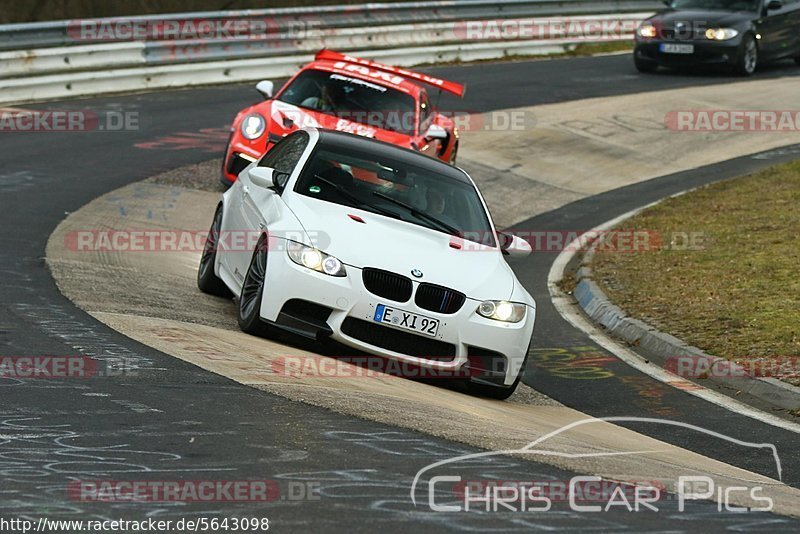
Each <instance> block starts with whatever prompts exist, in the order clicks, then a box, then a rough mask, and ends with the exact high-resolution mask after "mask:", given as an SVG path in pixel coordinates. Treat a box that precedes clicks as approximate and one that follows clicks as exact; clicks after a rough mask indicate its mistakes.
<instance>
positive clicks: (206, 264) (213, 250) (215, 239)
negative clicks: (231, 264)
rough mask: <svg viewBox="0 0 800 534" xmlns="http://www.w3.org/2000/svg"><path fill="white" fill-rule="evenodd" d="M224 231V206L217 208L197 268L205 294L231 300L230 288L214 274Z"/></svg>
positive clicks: (201, 288)
mask: <svg viewBox="0 0 800 534" xmlns="http://www.w3.org/2000/svg"><path fill="white" fill-rule="evenodd" d="M221 231H222V205H219V206H217V211H215V212H214V220H213V221H212V223H211V228H209V230H208V236H207V237H206V243H205V246H203V254H202V255H201V256H200V266H199V267H198V268H197V287H198V288H199V289H200V291H202V292H203V293H208V294H209V295H214V296H216V297H224V298H231V297H232V296H233V295H232V294H231V292H230V290H229V289H228V286H226V285H225V283H224V282H223V281H222V280H220V279H219V277H217V275H216V274H214V265H216V263H217V247H218V245H219V234H220V233H221Z"/></svg>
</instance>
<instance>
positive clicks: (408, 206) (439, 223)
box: [372, 191, 461, 237]
mask: <svg viewBox="0 0 800 534" xmlns="http://www.w3.org/2000/svg"><path fill="white" fill-rule="evenodd" d="M372 194H373V195H375V196H376V197H378V198H382V199H384V200H388V201H389V202H391V203H392V204H396V205H398V206H400V207H401V208H405V209H407V210H408V211H409V212H411V214H413V215H415V216H417V217H419V218H420V219H425V220H426V221H428V222H431V223H433V224H435V225H437V226H438V227H439V228H440V229H443V230H445V231H446V232H447V233H449V234H450V235H454V236H457V237H461V232H460V231H459V230H457V229H456V228H453V227H452V226H450V225H449V224H447V223H446V222H444V221H442V220H439V219H437V218H436V217H434V216H433V215H430V214H428V213H425V212H424V211H421V210H418V209H417V208H415V207H414V206H412V205H411V204H406V203H405V202H403V201H402V200H397V199H396V198H392V197H390V196H389V195H384V194H383V193H381V192H380V191H373V192H372Z"/></svg>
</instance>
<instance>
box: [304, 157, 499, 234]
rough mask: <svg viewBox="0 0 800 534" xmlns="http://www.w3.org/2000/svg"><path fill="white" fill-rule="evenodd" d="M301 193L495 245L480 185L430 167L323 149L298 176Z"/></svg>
mask: <svg viewBox="0 0 800 534" xmlns="http://www.w3.org/2000/svg"><path fill="white" fill-rule="evenodd" d="M294 191H295V192H296V193H299V194H301V195H304V196H307V197H312V198H316V199H318V200H323V201H325V202H333V203H335V204H340V205H343V206H352V207H356V208H359V209H363V210H367V211H371V212H373V213H378V214H380V215H384V216H387V217H392V218H394V219H400V220H402V221H405V222H408V223H411V224H415V225H417V226H424V227H425V228H430V229H432V230H436V231H438V232H442V233H446V234H453V235H458V236H460V237H463V238H464V239H467V240H470V241H474V242H477V243H481V244H483V245H487V246H490V247H495V246H496V245H495V239H494V234H493V232H492V227H491V224H490V223H489V218H488V216H487V214H486V210H485V209H484V207H483V203H482V202H481V199H480V197H479V196H478V192H477V190H476V189H475V187H474V186H473V185H472V183H470V182H469V181H467V180H466V179H465V180H464V181H460V180H457V179H455V178H453V177H450V176H447V175H444V174H438V173H435V172H433V171H431V170H430V169H425V168H421V167H415V166H413V165H409V164H407V163H403V162H399V161H393V160H390V159H385V158H383V157H381V158H380V160H378V156H376V155H373V154H369V153H362V152H354V151H350V150H348V152H347V154H342V153H338V152H335V151H334V149H330V148H327V147H323V148H318V149H317V150H316V152H315V154H314V155H313V156H312V158H311V161H310V162H309V163H308V164H307V165H306V167H305V169H304V171H303V174H302V175H301V176H300V178H299V179H298V181H297V184H296V185H295V188H294Z"/></svg>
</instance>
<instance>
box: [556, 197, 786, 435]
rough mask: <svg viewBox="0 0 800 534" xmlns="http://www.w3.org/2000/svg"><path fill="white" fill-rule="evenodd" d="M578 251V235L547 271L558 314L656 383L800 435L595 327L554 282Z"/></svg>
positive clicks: (621, 218) (608, 224)
mask: <svg viewBox="0 0 800 534" xmlns="http://www.w3.org/2000/svg"><path fill="white" fill-rule="evenodd" d="M688 191H689V190H687V191H682V192H680V193H677V194H675V195H672V196H673V197H674V196H678V195H682V194H684V193H686V192H688ZM659 202H661V200H659V201H656V202H653V203H650V204H647V205H646V206H642V207H640V208H637V209H635V210H632V211H629V212H627V213H623V214H622V215H620V216H619V217H616V218H614V219H611V220H610V221H607V222H605V223H603V224H601V225H599V226H597V227H595V228H592V229H591V230H590V232H601V231H604V230H609V229H611V228H613V227H615V226H616V225H618V224H619V223H621V222H622V221H624V220H626V219H629V218H630V217H633V216H634V215H636V214H638V213H639V212H641V211H642V210H645V209H647V208H649V207H651V206H654V205H656V204H658V203H659ZM578 250H580V238H578V239H576V240H575V241H573V242H572V243H570V244H569V245H567V247H566V248H565V249H564V250H563V251H561V253H560V254H559V255H558V257H557V258H556V260H555V261H554V262H553V265H552V266H551V267H550V272H549V273H548V274H547V288H548V290H549V291H550V300H552V302H553V305H554V306H555V308H556V310H558V313H560V314H561V316H562V317H563V318H564V319H566V320H567V322H569V323H570V324H571V325H572V326H574V327H575V328H577V329H579V330H581V331H582V332H584V333H585V334H586V335H588V336H589V337H590V338H591V339H592V340H593V341H594V342H595V343H597V344H598V345H600V346H601V347H603V348H604V349H606V350H607V351H609V352H610V353H612V354H613V355H615V356H616V357H617V358H619V359H620V360H622V361H623V362H625V363H627V364H628V365H630V366H631V367H633V368H634V369H636V370H638V371H641V372H642V373H644V374H646V375H648V376H650V377H652V378H654V379H656V380H658V381H659V382H663V383H664V384H667V385H669V386H672V387H674V388H677V389H680V390H681V391H684V392H685V393H688V394H689V395H694V396H695V397H699V398H701V399H703V400H705V401H707V402H710V403H712V404H715V405H717V406H720V407H722V408H725V409H726V410H730V411H732V412H735V413H738V414H740V415H745V416H747V417H750V418H752V419H755V420H757V421H760V422H762V423H766V424H768V425H772V426H775V427H778V428H782V429H784V430H788V431H790V432H795V433H798V434H800V425H798V424H797V423H793V422H791V421H787V420H785V419H781V418H780V417H776V416H774V415H772V414H769V413H767V412H764V411H761V410H759V409H757V408H753V407H752V406H750V405H749V404H745V403H743V402H740V401H737V400H736V399H733V398H731V397H729V396H727V395H724V394H722V393H718V392H716V391H713V390H711V389H708V388H706V387H704V386H702V385H700V384H697V383H695V382H692V381H690V380H686V379H685V378H682V377H680V376H678V375H675V374H673V373H670V372H669V371H666V370H664V369H662V368H661V367H659V366H657V365H654V364H651V363H648V362H647V361H646V360H645V359H644V358H643V357H642V356H640V355H639V354H637V353H636V352H634V351H632V350H630V349H628V348H627V347H625V346H623V345H621V344H620V343H618V342H617V341H615V340H614V339H612V338H611V337H609V336H608V335H606V333H605V332H603V331H602V330H600V329H599V328H597V327H596V326H595V325H594V324H593V323H592V322H591V321H589V320H588V319H587V318H586V317H585V316H584V315H583V314H582V313H581V312H580V311H579V309H578V306H576V305H575V303H574V302H573V301H572V300H571V299H570V298H569V297H567V296H566V295H564V294H563V293H562V292H561V290H560V289H559V288H558V286H557V285H556V284H557V282H558V281H559V280H561V279H562V278H563V277H564V270H565V269H566V267H567V265H568V264H569V262H570V261H571V260H572V258H573V257H574V256H575V254H577V251H578Z"/></svg>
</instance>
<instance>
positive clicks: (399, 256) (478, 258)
mask: <svg viewBox="0 0 800 534" xmlns="http://www.w3.org/2000/svg"><path fill="white" fill-rule="evenodd" d="M288 205H289V208H291V210H292V211H293V212H294V213H295V215H296V216H297V217H298V219H299V220H300V222H301V224H302V225H303V227H304V229H305V230H306V232H307V233H308V235H309V237H310V238H311V242H312V243H314V245H315V246H317V247H319V248H320V250H322V251H323V252H326V253H328V254H332V255H334V256H336V257H337V258H339V259H340V260H341V261H342V262H343V263H345V264H346V265H352V266H355V267H359V268H364V267H374V268H378V269H384V270H386V271H392V272H395V273H398V274H402V275H404V276H408V277H409V278H412V279H415V280H418V281H422V282H429V283H432V284H438V285H442V286H445V287H449V288H452V289H455V290H458V291H461V292H462V293H464V294H465V295H467V297H469V298H472V299H476V300H487V299H498V300H499V299H508V298H510V296H511V293H512V290H513V289H514V275H513V273H512V271H511V268H510V267H509V266H508V264H506V262H505V260H503V257H502V255H501V254H500V253H498V251H497V250H496V249H490V248H488V247H481V246H479V245H478V244H476V243H472V242H469V241H466V242H464V247H463V248H462V249H461V250H457V249H455V248H452V247H451V246H450V242H451V240H452V238H451V237H450V236H448V235H447V234H444V233H441V232H437V231H434V230H429V229H427V228H423V227H420V226H416V225H412V224H410V223H405V222H402V221H399V220H396V219H392V218H389V217H384V216H381V215H377V214H375V213H372V212H368V211H364V210H360V209H357V208H350V207H348V206H340V205H338V204H334V203H331V202H325V201H320V200H316V199H313V198H308V197H303V196H296V195H293V196H292V198H291V202H290V203H288ZM351 214H352V215H355V216H357V217H360V218H361V219H363V221H364V222H363V223H361V222H358V221H355V220H353V219H352V218H350V216H349V215H351ZM415 269H418V270H419V271H422V277H420V278H414V277H413V276H412V275H411V271H412V270H415Z"/></svg>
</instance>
